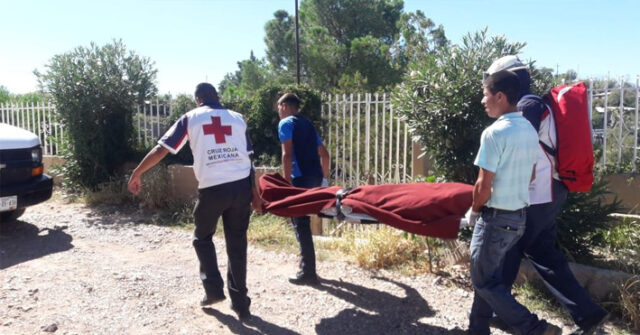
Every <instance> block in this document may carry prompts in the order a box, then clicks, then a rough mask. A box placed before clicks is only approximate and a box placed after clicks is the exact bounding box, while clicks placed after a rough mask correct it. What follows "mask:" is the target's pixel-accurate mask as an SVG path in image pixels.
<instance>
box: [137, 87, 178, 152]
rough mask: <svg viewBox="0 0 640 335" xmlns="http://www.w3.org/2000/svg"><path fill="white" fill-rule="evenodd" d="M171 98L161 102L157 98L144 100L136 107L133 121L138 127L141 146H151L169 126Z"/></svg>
mask: <svg viewBox="0 0 640 335" xmlns="http://www.w3.org/2000/svg"><path fill="white" fill-rule="evenodd" d="M172 106H173V103H172V101H171V100H169V101H164V102H161V101H160V100H158V99H155V101H154V100H150V101H146V102H145V103H144V104H143V105H141V106H137V107H136V111H137V112H136V114H135V115H134V118H133V120H134V122H135V123H136V126H137V129H138V144H139V145H141V146H143V147H149V146H153V145H154V144H155V143H156V141H158V139H159V138H160V136H162V135H163V134H164V133H165V132H166V131H167V129H169V127H170V126H171V125H170V124H168V121H169V120H168V116H169V115H171V110H172Z"/></svg>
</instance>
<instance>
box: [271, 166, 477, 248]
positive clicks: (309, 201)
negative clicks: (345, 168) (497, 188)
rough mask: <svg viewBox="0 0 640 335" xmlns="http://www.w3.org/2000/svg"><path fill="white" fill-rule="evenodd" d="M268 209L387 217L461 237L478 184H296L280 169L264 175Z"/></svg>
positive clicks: (374, 219)
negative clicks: (473, 193) (309, 186)
mask: <svg viewBox="0 0 640 335" xmlns="http://www.w3.org/2000/svg"><path fill="white" fill-rule="evenodd" d="M259 188H260V195H261V197H262V199H263V200H264V201H265V207H264V209H265V211H267V212H269V213H272V214H275V215H279V216H284V217H299V216H305V215H319V216H323V217H330V218H336V219H339V220H344V221H347V222H351V223H361V224H368V223H382V224H386V225H389V226H391V227H394V228H397V229H401V230H404V231H406V232H409V233H414V234H418V235H423V236H431V237H438V238H445V239H455V238H457V236H458V231H459V229H460V225H461V218H462V217H463V216H464V214H465V212H466V211H467V209H469V207H470V206H471V200H472V190H473V186H471V185H468V184H462V183H409V184H383V185H363V186H358V187H354V188H348V189H345V188H343V187H341V186H328V187H315V188H311V189H305V188H299V187H295V186H292V185H291V184H290V183H289V182H287V181H286V180H285V179H284V178H283V177H282V176H280V175H279V174H277V173H274V174H265V175H262V176H261V177H260V179H259Z"/></svg>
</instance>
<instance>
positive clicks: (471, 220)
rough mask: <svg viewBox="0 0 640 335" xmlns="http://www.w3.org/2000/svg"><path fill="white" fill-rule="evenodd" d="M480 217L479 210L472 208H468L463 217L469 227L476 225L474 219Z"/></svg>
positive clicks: (476, 219)
mask: <svg viewBox="0 0 640 335" xmlns="http://www.w3.org/2000/svg"><path fill="white" fill-rule="evenodd" d="M479 217H480V212H476V211H474V210H473V209H472V208H469V210H468V211H467V213H466V214H465V215H464V218H465V219H466V220H467V224H468V225H469V227H473V226H475V225H476V221H478V218H479Z"/></svg>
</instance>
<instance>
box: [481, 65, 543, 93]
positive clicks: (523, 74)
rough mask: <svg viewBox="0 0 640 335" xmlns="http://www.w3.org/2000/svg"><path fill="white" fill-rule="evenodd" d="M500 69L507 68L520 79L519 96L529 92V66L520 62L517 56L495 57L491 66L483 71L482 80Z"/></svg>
mask: <svg viewBox="0 0 640 335" xmlns="http://www.w3.org/2000/svg"><path fill="white" fill-rule="evenodd" d="M502 70H509V71H511V72H513V73H515V74H516V75H517V76H518V79H520V96H522V95H525V94H529V93H531V75H530V74H529V68H528V67H527V65H525V64H524V63H522V62H521V61H520V59H519V58H518V56H515V55H508V56H504V57H500V58H498V59H496V60H495V61H494V62H493V63H491V66H489V68H488V69H487V71H485V72H484V73H483V77H482V80H483V81H484V80H486V79H487V77H489V76H490V75H491V74H493V73H496V72H498V71H502Z"/></svg>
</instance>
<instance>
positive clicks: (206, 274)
mask: <svg viewBox="0 0 640 335" xmlns="http://www.w3.org/2000/svg"><path fill="white" fill-rule="evenodd" d="M251 199H252V193H251V184H250V180H249V178H245V179H241V180H237V181H234V182H230V183H226V184H221V185H216V186H212V187H208V188H204V189H200V190H198V201H197V202H196V206H195V208H194V210H193V216H194V218H195V231H194V236H193V247H194V248H195V250H196V254H197V255H198V260H199V261H200V279H202V285H203V286H204V290H205V292H206V293H207V296H209V297H221V296H223V295H224V293H223V292H224V290H223V287H224V282H223V280H222V276H221V275H220V271H219V270H218V260H217V258H216V249H215V246H214V244H213V240H212V237H213V234H214V233H215V232H216V226H217V225H218V218H219V217H220V216H222V224H223V227H224V238H225V242H226V245H227V257H228V259H229V262H228V266H227V288H228V291H229V296H230V297H231V302H232V304H233V305H234V306H235V307H237V308H243V307H245V306H246V305H247V304H248V299H247V228H248V227H249V216H250V214H251V211H250V203H251Z"/></svg>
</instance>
